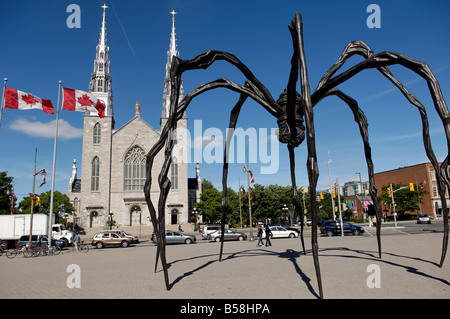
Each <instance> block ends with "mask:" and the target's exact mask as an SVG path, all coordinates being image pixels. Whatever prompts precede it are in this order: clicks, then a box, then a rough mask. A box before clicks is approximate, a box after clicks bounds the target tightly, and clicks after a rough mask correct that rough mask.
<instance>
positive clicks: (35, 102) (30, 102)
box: [5, 88, 54, 114]
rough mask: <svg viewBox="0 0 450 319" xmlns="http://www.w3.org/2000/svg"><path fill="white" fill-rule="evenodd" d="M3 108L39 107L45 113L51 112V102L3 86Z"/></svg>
mask: <svg viewBox="0 0 450 319" xmlns="http://www.w3.org/2000/svg"><path fill="white" fill-rule="evenodd" d="M5 108H7V109H15V110H33V109H40V110H43V111H44V112H45V113H47V114H53V111H54V109H53V104H52V102H51V101H50V100H45V99H41V98H39V97H37V96H36V95H33V94H31V93H25V92H22V91H19V90H15V89H11V88H5Z"/></svg>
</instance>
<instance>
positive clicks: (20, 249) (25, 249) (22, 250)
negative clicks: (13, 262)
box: [6, 246, 28, 259]
mask: <svg viewBox="0 0 450 319" xmlns="http://www.w3.org/2000/svg"><path fill="white" fill-rule="evenodd" d="M20 254H21V255H22V256H23V257H28V247H27V246H22V247H18V246H16V248H14V249H11V250H7V251H6V257H8V258H9V259H13V258H16V256H18V255H20Z"/></svg>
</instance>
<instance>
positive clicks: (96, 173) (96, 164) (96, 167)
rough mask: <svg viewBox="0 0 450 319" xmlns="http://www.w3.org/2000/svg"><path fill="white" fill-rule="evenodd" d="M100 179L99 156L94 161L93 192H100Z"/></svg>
mask: <svg viewBox="0 0 450 319" xmlns="http://www.w3.org/2000/svg"><path fill="white" fill-rule="evenodd" d="M99 177H100V160H99V159H98V157H97V156H95V157H94V158H93V159H92V170H91V191H98V185H99Z"/></svg>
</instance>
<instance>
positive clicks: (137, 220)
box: [130, 206, 141, 226]
mask: <svg viewBox="0 0 450 319" xmlns="http://www.w3.org/2000/svg"><path fill="white" fill-rule="evenodd" d="M140 224H141V208H140V207H139V206H133V207H131V210H130V226H139V225H140Z"/></svg>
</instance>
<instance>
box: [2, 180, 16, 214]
mask: <svg viewBox="0 0 450 319" xmlns="http://www.w3.org/2000/svg"><path fill="white" fill-rule="evenodd" d="M7 175H8V172H0V215H4V214H10V213H11V197H10V196H8V195H7V192H8V191H9V192H10V193H11V192H13V186H12V182H13V179H14V178H13V177H8V176H7ZM14 206H15V204H14V202H13V207H14Z"/></svg>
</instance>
